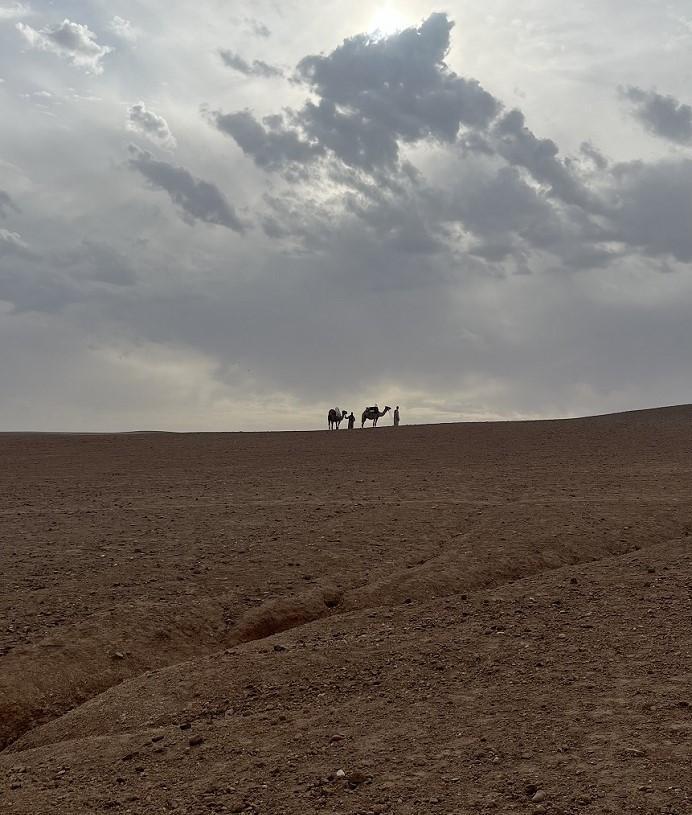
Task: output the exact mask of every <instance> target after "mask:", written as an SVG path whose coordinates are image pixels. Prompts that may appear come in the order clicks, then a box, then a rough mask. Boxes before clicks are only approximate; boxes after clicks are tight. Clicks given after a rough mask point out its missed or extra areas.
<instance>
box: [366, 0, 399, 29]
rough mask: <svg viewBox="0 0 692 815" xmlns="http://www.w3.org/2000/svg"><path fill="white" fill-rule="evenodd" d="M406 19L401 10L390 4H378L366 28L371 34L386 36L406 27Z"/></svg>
mask: <svg viewBox="0 0 692 815" xmlns="http://www.w3.org/2000/svg"><path fill="white" fill-rule="evenodd" d="M406 25H407V20H406V19H405V17H404V16H403V14H401V12H400V11H399V10H398V9H397V8H396V7H395V6H394V5H393V4H392V3H387V4H386V5H382V6H378V7H377V8H376V10H375V13H374V14H373V16H372V18H371V19H370V25H369V26H368V29H369V31H370V32H372V33H373V34H379V35H380V36H383V37H387V36H389V35H390V34H394V33H395V32H397V31H400V30H401V29H402V28H406Z"/></svg>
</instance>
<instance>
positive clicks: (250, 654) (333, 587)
mask: <svg viewBox="0 0 692 815" xmlns="http://www.w3.org/2000/svg"><path fill="white" fill-rule="evenodd" d="M382 421H383V422H386V425H384V424H383V425H382V426H380V427H378V428H377V429H375V430H372V429H366V430H364V431H361V430H355V431H353V432H349V431H347V430H344V429H343V426H342V430H340V431H339V432H338V433H337V432H332V433H329V432H327V431H322V432H314V433H264V434H262V433H259V434H255V433H253V434H242V433H237V434H230V433H229V434H185V435H177V434H167V433H138V434H123V435H35V434H5V435H0V463H1V467H0V480H1V493H0V494H1V495H2V504H1V505H0V513H1V514H0V517H1V519H2V520H1V528H0V569H1V574H2V582H1V584H0V812H2V813H3V815H4V813H8V815H10V814H11V815H19V813H22V814H23V815H44V813H45V814H46V815H48V814H49V813H50V814H51V815H52V814H53V813H61V815H62V814H64V815H79V813H116V815H117V813H133V814H134V813H138V814H139V813H142V814H144V813H146V815H161V814H162V813H168V812H177V813H185V815H201V814H202V813H211V812H219V813H229V812H231V813H238V812H245V813H250V815H260V814H261V813H267V814H268V815H273V813H277V815H278V813H286V815H289V813H290V815H294V814H295V815H298V814H299V813H300V815H310V814H311V813H348V814H350V815H356V814H357V813H359V814H360V815H372V814H376V815H385V814H387V815H389V814H390V813H391V815H438V814H439V815H466V814H467V813H469V814H474V815H475V814H476V813H478V814H482V813H530V814H533V813H541V812H547V813H553V815H559V813H562V814H563V815H576V813H585V814H586V813H592V814H594V815H595V814H596V813H612V814H613V815H616V814H617V815H627V814H629V813H646V815H683V813H689V812H690V811H692V803H691V801H690V781H691V780H692V771H691V770H690V766H692V749H691V744H692V738H691V736H692V733H691V726H692V689H691V678H690V677H691V674H690V666H691V656H692V591H691V589H692V569H691V568H690V566H691V565H692V564H691V561H692V557H691V555H692V550H691V547H690V542H691V540H692V538H691V536H692V407H677V408H666V409H660V410H652V411H641V412H635V413H629V414H619V415H613V416H603V417H597V418H591V419H576V420H564V421H550V422H518V423H487V424H484V423H479V424H455V425H438V426H418V427H405V426H403V427H400V428H397V429H395V428H392V427H391V426H389V425H390V422H391V420H390V419H389V417H387V419H385V420H382Z"/></svg>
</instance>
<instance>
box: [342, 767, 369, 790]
mask: <svg viewBox="0 0 692 815" xmlns="http://www.w3.org/2000/svg"><path fill="white" fill-rule="evenodd" d="M347 778H348V783H349V784H354V785H355V786H356V787H357V786H359V785H360V784H364V783H365V782H366V781H367V780H368V779H369V776H367V775H365V773H362V772H361V771H360V770H353V771H351V772H350V773H349V774H348V776H347Z"/></svg>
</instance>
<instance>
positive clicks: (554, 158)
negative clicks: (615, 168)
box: [491, 110, 601, 210]
mask: <svg viewBox="0 0 692 815" xmlns="http://www.w3.org/2000/svg"><path fill="white" fill-rule="evenodd" d="M493 137H494V138H493V140H492V141H491V144H492V146H493V147H494V148H495V149H496V150H497V152H498V153H499V154H500V155H501V156H502V157H503V158H504V159H505V160H506V161H508V162H509V163H510V164H511V165H513V166H515V167H524V168H525V169H526V170H528V171H529V173H531V175H532V176H533V178H534V179H535V180H536V181H538V182H539V183H541V184H547V185H548V186H549V188H550V193H551V195H554V196H555V197H557V198H559V199H561V200H562V201H564V203H566V204H575V205H576V206H579V207H583V208H585V209H588V210H598V209H600V208H601V206H600V204H599V203H598V201H597V200H596V198H595V196H594V195H593V194H592V193H591V192H590V191H589V190H588V189H587V188H586V187H585V186H584V184H582V183H581V181H580V180H579V178H578V177H577V176H576V175H575V174H574V173H573V172H571V171H570V169H569V168H568V167H567V166H566V165H565V164H564V162H562V161H560V159H559V158H558V153H559V148H558V146H557V144H555V142H554V141H552V140H551V139H539V138H537V137H536V136H535V135H534V134H533V133H532V132H531V130H529V128H528V127H526V122H525V119H524V114H523V113H522V112H521V111H520V110H512V111H509V113H506V114H504V115H503V116H502V117H501V118H500V119H499V121H498V122H497V123H496V124H495V126H494V128H493Z"/></svg>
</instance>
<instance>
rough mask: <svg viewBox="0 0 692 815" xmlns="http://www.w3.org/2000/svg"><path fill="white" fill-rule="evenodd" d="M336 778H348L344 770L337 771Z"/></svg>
mask: <svg viewBox="0 0 692 815" xmlns="http://www.w3.org/2000/svg"><path fill="white" fill-rule="evenodd" d="M336 777H337V778H346V773H345V772H344V771H343V770H337V771H336Z"/></svg>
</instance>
